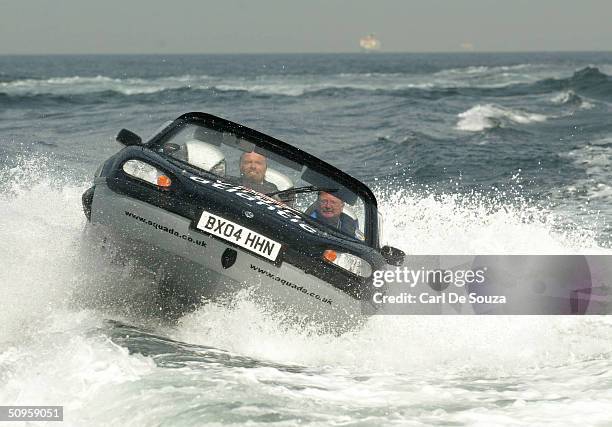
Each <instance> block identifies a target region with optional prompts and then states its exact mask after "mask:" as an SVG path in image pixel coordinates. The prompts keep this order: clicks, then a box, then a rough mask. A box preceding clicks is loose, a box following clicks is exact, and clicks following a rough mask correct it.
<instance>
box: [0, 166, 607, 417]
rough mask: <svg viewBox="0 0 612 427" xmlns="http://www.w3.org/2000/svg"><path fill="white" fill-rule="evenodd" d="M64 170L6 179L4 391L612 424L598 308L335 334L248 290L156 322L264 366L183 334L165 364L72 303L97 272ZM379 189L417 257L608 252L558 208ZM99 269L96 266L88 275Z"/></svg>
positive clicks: (94, 401)
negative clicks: (86, 263)
mask: <svg viewBox="0 0 612 427" xmlns="http://www.w3.org/2000/svg"><path fill="white" fill-rule="evenodd" d="M5 172H6V171H5ZM54 176H55V175H54V173H53V172H52V171H49V170H48V169H47V168H46V166H44V159H41V160H40V161H36V160H34V161H28V162H25V163H22V164H20V166H18V167H17V168H15V169H13V170H12V171H11V172H10V173H3V175H2V178H3V182H4V183H5V192H4V193H3V194H2V195H1V197H2V199H1V200H2V202H3V203H0V249H2V252H3V254H4V255H3V256H4V258H3V261H4V263H3V268H2V270H1V271H0V275H1V276H0V279H1V283H2V284H3V305H2V310H1V313H0V321H2V323H3V328H2V330H1V334H2V335H1V336H0V384H1V385H0V401H3V402H5V404H33V403H35V404H63V405H64V406H65V417H66V421H65V424H66V425H74V426H80V425H108V424H113V425H148V424H156V423H159V422H163V420H172V421H176V422H179V421H180V422H181V423H183V424H189V423H193V424H202V420H203V419H206V420H211V422H213V421H215V420H217V421H218V420H219V419H225V420H228V419H231V420H234V421H235V422H236V423H238V422H245V421H246V420H249V419H250V420H251V422H252V423H255V421H253V419H257V420H268V418H266V417H267V416H269V414H270V413H271V412H272V413H274V414H275V417H276V416H281V415H282V417H285V418H286V419H288V420H293V419H295V418H296V417H299V418H300V419H302V420H304V422H307V423H313V424H319V425H328V424H329V423H338V424H340V423H350V422H352V421H355V420H356V417H357V415H355V414H360V415H359V416H360V417H362V419H363V418H364V417H365V418H367V419H368V420H369V421H371V422H372V423H375V424H388V423H389V422H395V421H398V422H399V421H405V420H406V419H407V418H410V419H413V420H414V421H415V422H416V423H417V424H422V425H427V424H432V423H438V424H443V423H458V424H461V423H468V424H477V423H481V424H485V420H486V422H487V423H491V422H496V423H497V424H500V425H504V424H507V425H513V426H516V425H527V423H526V422H525V423H523V424H521V423H520V422H519V421H517V420H529V421H530V422H531V423H533V422H535V423H540V424H542V423H546V422H547V423H549V424H550V423H551V422H553V423H554V422H557V424H559V425H561V424H562V423H563V422H566V421H567V420H578V418H579V419H580V420H579V421H580V422H583V423H586V424H596V423H597V422H601V423H602V424H605V423H606V422H607V421H609V420H610V419H609V413H608V411H607V410H606V408H607V407H608V406H609V403H610V401H612V393H611V392H610V391H609V390H607V389H605V390H604V389H602V388H601V384H602V382H605V381H609V379H610V374H609V371H610V369H609V368H610V358H609V355H610V352H611V351H612V348H611V345H610V342H612V327H611V326H612V325H611V324H610V322H609V321H608V322H606V319H600V318H560V317H544V318H542V317H532V316H526V317H456V316H453V317H450V316H448V317H415V316H404V317H397V316H380V317H373V318H371V319H370V320H369V321H367V323H366V324H365V326H364V327H363V328H361V329H356V330H354V331H351V332H348V333H346V334H344V335H342V336H339V337H338V336H335V335H318V334H314V333H310V331H309V330H308V329H304V328H299V327H295V326H291V325H287V324H284V323H283V322H279V321H278V319H276V318H274V317H271V316H269V315H268V314H267V313H266V312H265V311H264V310H263V309H262V308H261V307H260V305H259V304H258V302H257V301H253V300H252V299H249V297H248V294H246V296H245V297H244V298H243V299H239V301H238V302H237V304H236V305H235V306H233V307H232V308H228V307H225V306H220V305H213V304H210V305H206V306H204V307H202V308H201V309H199V310H197V311H196V312H194V313H192V314H190V315H187V316H185V317H184V318H183V319H181V321H180V322H179V324H178V325H177V326H176V327H170V326H167V325H166V326H163V327H158V328H157V330H156V332H157V333H158V334H161V335H167V336H170V337H171V338H174V339H178V340H181V341H185V342H189V343H194V344H203V345H206V346H212V347H216V348H220V349H223V350H227V351H229V353H227V354H226V356H225V360H227V361H231V360H232V358H234V357H238V356H247V357H252V358H254V360H255V362H254V366H250V365H248V364H246V365H240V366H238V367H233V366H231V365H229V364H228V365H224V364H223V363H222V362H220V361H211V362H208V361H200V362H198V361H197V360H196V359H197V357H198V355H199V356H201V357H200V359H202V358H203V356H204V355H205V354H206V351H205V350H198V348H196V347H190V351H191V352H192V353H190V355H189V357H186V358H180V359H179V362H180V363H182V364H184V367H182V368H181V367H180V366H177V367H170V368H161V367H159V366H157V365H156V363H154V359H153V358H152V357H151V356H143V355H140V354H138V353H135V354H130V353H129V352H128V350H127V349H126V348H124V347H121V346H119V345H117V344H115V343H114V342H113V341H111V340H109V338H108V337H107V336H106V335H105V333H104V332H101V331H100V328H103V319H104V318H105V317H109V316H110V317H113V316H114V315H113V314H112V313H108V312H104V311H103V309H98V310H89V309H81V308H78V307H74V306H73V305H71V304H69V303H67V301H68V300H70V298H69V297H70V295H71V294H72V292H73V290H74V289H75V287H79V286H81V285H82V284H83V282H85V281H87V280H88V278H87V277H83V276H81V275H80V273H79V271H80V270H79V269H78V268H75V264H78V262H77V261H78V260H77V259H76V258H77V256H78V255H77V254H78V252H77V251H76V248H75V245H74V242H75V241H76V240H78V237H79V236H80V233H81V229H82V226H83V223H84V217H83V214H82V211H81V207H80V200H79V195H80V192H81V191H82V189H83V188H84V186H75V187H71V186H62V185H58V184H57V183H56V179H54ZM377 195H378V197H379V199H380V202H381V203H380V204H381V209H382V210H383V211H384V212H385V214H386V218H387V220H388V222H387V227H386V238H387V241H388V242H389V243H391V244H393V245H396V246H398V247H400V248H402V249H404V250H406V251H407V252H408V253H409V254H411V253H435V252H440V251H444V253H476V252H484V253H489V252H491V253H500V252H504V253H527V252H528V253H573V252H576V251H586V252H589V253H592V252H596V253H609V252H610V251H609V250H605V249H602V248H600V247H599V246H598V244H597V243H596V242H595V240H594V239H593V238H592V236H590V235H589V233H588V230H587V232H583V231H580V230H576V231H575V233H567V232H563V233H562V232H559V231H556V229H555V226H554V225H555V223H556V220H555V216H554V215H553V214H552V213H550V212H547V211H545V210H542V209H538V208H537V207H530V206H526V205H518V206H515V207H513V206H512V205H510V204H503V203H498V202H495V201H494V200H490V199H487V198H484V197H480V196H473V197H468V196H459V195H448V196H440V197H433V196H429V195H425V194H420V192H418V191H413V190H403V191H397V190H393V189H382V190H379V191H377ZM100 273H101V272H100V271H98V270H96V267H91V268H90V271H89V276H90V279H93V280H94V281H95V279H96V277H97V276H98V275H99V274H100ZM137 298H138V297H135V299H129V298H127V299H125V300H124V304H126V305H129V304H138V303H139V300H138V299H137ZM92 302H94V303H95V301H92ZM150 344H151V346H152V348H153V347H155V346H156V345H157V344H156V343H154V342H151V343H150ZM164 351H166V350H164ZM192 356H193V357H192ZM258 360H263V361H273V362H275V363H277V364H278V365H265V366H257V361H258ZM293 365H298V366H297V368H296V367H294V366H293ZM594 390H598V392H597V393H595V392H594ZM458 401H460V402H461V406H460V407H457V402H458ZM502 401H503V402H507V403H503V404H501V403H499V402H502ZM236 402H239V404H238V405H236ZM568 402H571V403H568ZM194 408H195V409H194ZM428 408H429V409H428ZM431 408H437V409H436V410H435V411H433V410H431ZM279 414H280V415H279ZM517 414H518V415H517ZM181 417H184V418H181ZM205 417H209V418H205ZM215 417H216V418H215ZM228 417H230V418H228ZM257 417H263V418H257ZM606 417H607V418H606ZM275 419H276V418H275ZM190 420H191V421H190ZM183 421H184V422H183ZM234 421H233V422H234ZM261 422H262V423H263V422H267V421H261Z"/></svg>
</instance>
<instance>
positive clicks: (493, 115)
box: [457, 104, 548, 132]
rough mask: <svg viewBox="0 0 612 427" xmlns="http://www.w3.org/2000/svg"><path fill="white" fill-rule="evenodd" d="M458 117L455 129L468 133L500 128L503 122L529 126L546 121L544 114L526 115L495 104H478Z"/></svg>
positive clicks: (523, 112) (526, 113)
mask: <svg viewBox="0 0 612 427" xmlns="http://www.w3.org/2000/svg"><path fill="white" fill-rule="evenodd" d="M458 117H459V119H460V120H459V122H458V123H457V129H459V130H464V131H468V132H480V131H482V130H485V129H490V128H494V127H500V126H502V125H503V122H504V121H509V122H514V123H519V124H529V123H537V122H544V121H546V120H547V119H548V117H547V116H546V115H544V114H536V113H528V112H525V111H521V110H514V109H511V108H506V107H502V106H500V105H495V104H484V105H483V104H478V105H476V106H474V107H472V108H470V109H469V110H467V111H464V112H463V113H460V114H458Z"/></svg>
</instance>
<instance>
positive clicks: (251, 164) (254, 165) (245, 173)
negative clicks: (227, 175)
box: [240, 152, 268, 184]
mask: <svg viewBox="0 0 612 427" xmlns="http://www.w3.org/2000/svg"><path fill="white" fill-rule="evenodd" d="M267 169H268V165H267V163H266V158H265V157H264V156H262V155H261V154H257V153H255V152H251V153H242V156H240V175H242V177H243V178H244V179H246V180H247V181H249V182H252V183H255V184H261V183H263V182H264V177H265V176H266V170H267Z"/></svg>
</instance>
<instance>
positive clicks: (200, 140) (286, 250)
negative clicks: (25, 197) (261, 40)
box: [83, 112, 404, 324]
mask: <svg viewBox="0 0 612 427" xmlns="http://www.w3.org/2000/svg"><path fill="white" fill-rule="evenodd" d="M117 140H118V141H119V142H120V143H122V144H123V145H125V148H123V149H122V150H121V151H119V152H118V153H117V154H115V155H114V156H112V157H111V158H109V159H108V160H107V161H106V162H104V164H103V165H102V166H101V167H100V168H99V169H98V171H97V172H96V175H95V178H94V185H93V186H92V187H91V188H89V189H88V190H87V191H86V192H85V193H84V194H83V207H84V210H85V214H86V216H87V218H88V226H87V228H88V230H87V232H88V234H89V235H91V236H92V238H93V236H100V237H103V239H105V241H106V242H111V245H112V246H113V248H114V249H115V250H116V251H118V252H119V253H121V256H122V257H126V258H128V259H129V260H130V261H133V262H135V263H137V264H138V265H139V266H140V267H142V268H143V269H145V270H147V271H149V272H151V273H152V274H153V275H154V276H155V278H156V283H157V286H159V295H160V298H161V300H162V301H163V300H167V301H169V300H172V301H174V302H176V301H179V302H180V305H181V306H182V307H183V308H191V307H195V306H197V305H198V304H199V303H200V302H201V301H203V300H214V299H219V298H227V297H228V296H231V295H233V294H235V293H236V292H238V291H239V290H240V289H245V288H247V287H248V288H251V289H254V292H255V293H254V295H256V298H258V300H259V301H260V302H262V303H263V304H265V305H266V306H268V307H271V308H272V309H274V310H279V311H281V312H287V313H292V314H295V315H297V316H299V317H302V318H304V317H306V318H311V319H316V320H317V321H321V322H325V323H329V324H337V323H340V324H345V323H346V322H347V321H348V322H350V321H351V320H350V319H353V318H356V317H360V315H361V313H362V312H363V311H364V306H363V305H364V304H365V305H368V304H369V303H370V301H371V294H372V292H373V289H374V288H373V286H372V273H373V271H374V270H380V269H386V268H388V266H389V265H398V264H400V263H401V262H402V261H403V257H404V254H403V252H402V251H400V250H398V249H395V248H392V247H389V246H382V245H381V241H380V235H381V227H382V221H381V220H380V218H381V216H380V214H379V212H378V207H377V203H376V198H375V197H374V194H373V193H372V191H371V190H370V189H369V188H368V187H367V186H366V185H364V184H363V183H361V182H359V181H358V180H357V179H355V178H353V177H351V176H350V175H348V174H346V173H344V172H342V171H341V170H339V169H337V168H335V167H334V166H332V165H330V164H328V163H326V162H325V161H322V160H321V159H318V158H316V157H315V156H313V155H311V154H308V153H306V152H305V151H302V150H300V149H299V148H296V147H293V146H291V145H289V144H287V143H285V142H282V141H280V140H278V139H275V138H273V137H270V136H268V135H265V134H263V133H260V132H257V131H255V130H253V129H249V128H247V127H245V126H242V125H239V124H237V123H233V122H230V121H228V120H225V119H222V118H219V117H215V116H212V115H210V114H205V113H198V112H194V113H187V114H184V115H182V116H180V117H179V118H177V119H176V120H174V121H173V122H171V123H169V124H168V125H166V126H165V127H164V128H163V129H162V130H161V131H160V132H159V133H157V134H156V135H154V136H153V137H152V138H151V139H150V140H149V141H146V142H143V141H142V140H141V138H140V137H139V136H138V135H136V134H134V133H132V132H130V131H128V130H126V129H123V130H122V131H121V132H120V133H119V134H118V136H117Z"/></svg>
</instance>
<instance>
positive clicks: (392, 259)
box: [380, 246, 406, 266]
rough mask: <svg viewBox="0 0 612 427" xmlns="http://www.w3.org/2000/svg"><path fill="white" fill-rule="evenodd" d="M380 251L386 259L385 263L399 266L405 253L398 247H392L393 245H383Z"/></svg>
mask: <svg viewBox="0 0 612 427" xmlns="http://www.w3.org/2000/svg"><path fill="white" fill-rule="evenodd" d="M380 253H381V255H382V256H383V258H384V259H385V261H387V264H390V265H395V266H399V265H402V264H403V263H404V258H405V257H406V254H405V253H404V251H402V250H401V249H398V248H394V247H393V246H383V247H382V248H380Z"/></svg>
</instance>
